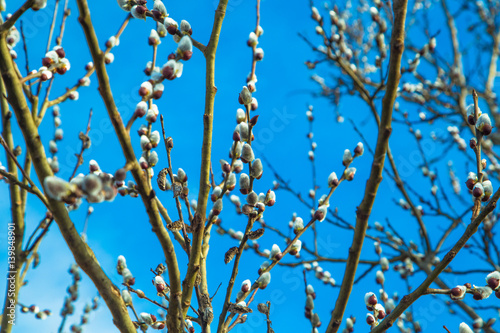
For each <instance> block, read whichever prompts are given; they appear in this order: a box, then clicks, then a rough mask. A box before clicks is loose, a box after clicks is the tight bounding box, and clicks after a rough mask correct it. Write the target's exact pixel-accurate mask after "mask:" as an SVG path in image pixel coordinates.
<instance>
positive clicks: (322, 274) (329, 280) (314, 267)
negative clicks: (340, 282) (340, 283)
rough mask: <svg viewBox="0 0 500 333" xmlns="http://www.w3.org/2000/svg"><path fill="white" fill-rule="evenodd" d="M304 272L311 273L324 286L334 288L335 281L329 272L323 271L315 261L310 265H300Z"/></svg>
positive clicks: (307, 263)
mask: <svg viewBox="0 0 500 333" xmlns="http://www.w3.org/2000/svg"><path fill="white" fill-rule="evenodd" d="M302 265H303V266H304V268H305V270H306V271H313V272H314V276H315V277H316V278H317V279H318V280H320V281H322V282H323V283H324V284H329V285H331V286H332V287H335V286H336V281H335V279H334V278H333V277H332V274H331V273H330V272H329V271H325V270H324V269H323V267H321V266H320V265H319V264H318V262H317V261H313V262H312V263H309V262H305V263H303V264H302Z"/></svg>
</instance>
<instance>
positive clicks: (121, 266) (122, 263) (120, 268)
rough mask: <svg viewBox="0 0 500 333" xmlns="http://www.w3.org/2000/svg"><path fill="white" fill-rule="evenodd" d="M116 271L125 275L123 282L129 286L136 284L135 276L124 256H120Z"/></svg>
mask: <svg viewBox="0 0 500 333" xmlns="http://www.w3.org/2000/svg"><path fill="white" fill-rule="evenodd" d="M116 272H117V273H118V274H120V275H121V276H122V277H123V283H124V284H125V285H127V286H133V285H134V284H135V277H134V276H133V275H132V272H131V271H130V269H128V268H127V261H126V260H125V257H124V256H119V257H118V260H117V263H116Z"/></svg>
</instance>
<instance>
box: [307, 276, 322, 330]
mask: <svg viewBox="0 0 500 333" xmlns="http://www.w3.org/2000/svg"><path fill="white" fill-rule="evenodd" d="M315 299H316V293H315V292H314V288H313V286H312V285H310V284H309V285H307V287H306V305H305V311H304V315H305V317H306V318H307V319H309V320H310V321H311V326H312V327H313V328H317V327H320V326H321V320H320V318H319V315H318V313H317V312H314V311H313V310H314V300H315Z"/></svg>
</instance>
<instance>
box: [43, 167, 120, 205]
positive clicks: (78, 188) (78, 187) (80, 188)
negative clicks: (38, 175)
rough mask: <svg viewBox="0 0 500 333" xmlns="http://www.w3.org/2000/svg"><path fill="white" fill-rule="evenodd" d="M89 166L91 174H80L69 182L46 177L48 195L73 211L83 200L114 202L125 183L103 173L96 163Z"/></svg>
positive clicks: (44, 183) (45, 187) (54, 177)
mask: <svg viewBox="0 0 500 333" xmlns="http://www.w3.org/2000/svg"><path fill="white" fill-rule="evenodd" d="M89 164H90V173H88V174H87V175H84V174H82V173H80V174H79V175H77V176H76V177H75V178H73V179H71V181H69V182H67V181H65V180H64V179H61V178H59V177H56V176H49V177H46V178H45V179H44V181H43V185H44V189H45V192H46V194H47V195H48V196H49V197H50V198H51V199H54V200H57V201H64V202H65V203H67V204H70V205H72V209H76V208H78V206H79V205H80V203H81V199H82V198H86V199H87V201H88V202H89V203H99V202H103V201H113V200H114V198H115V196H116V194H117V193H118V187H119V186H121V185H122V184H123V181H118V180H115V178H114V177H113V175H111V174H108V173H105V172H102V171H101V170H100V169H99V165H98V164H97V162H96V161H94V160H91V161H90V163H89Z"/></svg>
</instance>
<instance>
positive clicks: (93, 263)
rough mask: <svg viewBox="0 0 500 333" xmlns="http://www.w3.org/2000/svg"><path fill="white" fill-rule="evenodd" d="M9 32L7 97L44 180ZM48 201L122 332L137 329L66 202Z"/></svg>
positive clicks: (0, 55) (46, 168) (4, 69)
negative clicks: (86, 241)
mask: <svg viewBox="0 0 500 333" xmlns="http://www.w3.org/2000/svg"><path fill="white" fill-rule="evenodd" d="M5 34H6V32H3V33H0V71H1V74H2V78H3V80H4V83H5V87H6V89H7V96H8V97H7V99H8V101H9V103H10V105H11V106H12V109H13V110H14V112H15V114H16V119H17V122H18V124H19V127H20V129H21V131H22V134H23V137H24V140H25V142H26V147H27V149H28V153H29V154H30V155H31V157H32V159H33V165H34V167H35V171H36V173H37V175H38V179H40V181H41V182H42V183H43V180H44V179H45V178H46V177H48V176H52V175H53V173H52V170H51V168H50V165H49V163H48V161H47V156H46V155H45V151H44V148H43V145H42V143H41V141H40V135H39V134H38V130H37V128H36V125H35V123H34V121H33V117H32V114H31V112H30V109H29V107H28V105H27V103H26V99H25V97H24V93H23V87H22V84H21V82H20V81H19V78H18V76H17V74H16V71H15V69H14V64H13V61H12V57H11V55H10V52H9V48H8V46H7V42H6V39H5ZM48 202H49V206H50V211H51V212H52V214H53V216H54V218H55V220H56V222H57V224H58V226H59V229H60V231H61V234H62V235H63V237H64V239H65V241H66V243H67V244H68V247H69V248H70V250H71V252H72V253H73V256H74V258H75V260H76V262H77V263H78V265H79V266H80V267H81V268H82V269H83V270H84V271H85V273H87V275H88V276H89V277H90V278H91V279H92V281H93V282H94V284H95V286H96V287H97V289H98V291H99V294H100V295H101V296H102V297H103V299H104V300H105V301H106V303H107V304H108V307H109V309H110V311H111V313H112V315H113V318H114V323H115V325H117V327H118V329H120V331H122V332H134V331H135V328H134V326H133V324H132V321H131V320H130V317H129V315H128V313H127V310H126V307H125V304H124V303H123V300H122V298H121V296H120V292H119V289H118V288H117V287H116V286H115V285H114V284H113V283H112V282H111V281H110V280H109V278H108V277H107V276H106V274H105V273H104V271H103V270H102V268H101V266H100V264H99V263H98V261H97V259H96V258H95V255H94V253H93V252H92V250H91V249H90V248H89V247H88V246H87V244H85V242H84V241H83V240H82V239H81V238H80V235H79V234H78V231H77V230H76V228H75V226H74V224H73V222H72V221H71V219H70V218H69V215H68V211H67V209H66V206H65V205H64V203H62V202H59V201H55V200H53V199H49V200H48Z"/></svg>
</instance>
